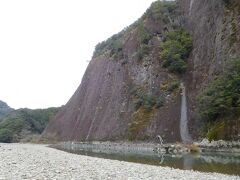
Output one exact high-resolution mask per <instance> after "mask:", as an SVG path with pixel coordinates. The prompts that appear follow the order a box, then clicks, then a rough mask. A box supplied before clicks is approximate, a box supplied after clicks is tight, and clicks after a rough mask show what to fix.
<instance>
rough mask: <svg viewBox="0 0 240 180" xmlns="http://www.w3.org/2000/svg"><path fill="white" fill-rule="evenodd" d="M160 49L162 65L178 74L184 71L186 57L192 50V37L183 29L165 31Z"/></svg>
mask: <svg viewBox="0 0 240 180" xmlns="http://www.w3.org/2000/svg"><path fill="white" fill-rule="evenodd" d="M161 49H162V51H161V59H162V60H163V67H165V68H167V69H168V70H169V71H170V72H174V73H179V74H182V73H184V72H185V71H186V69H187V58H188V56H189V54H190V52H191V50H192V38H191V36H190V35H189V34H188V33H187V32H185V31H183V30H180V31H170V32H167V33H166V34H165V40H164V42H163V43H162V45H161Z"/></svg>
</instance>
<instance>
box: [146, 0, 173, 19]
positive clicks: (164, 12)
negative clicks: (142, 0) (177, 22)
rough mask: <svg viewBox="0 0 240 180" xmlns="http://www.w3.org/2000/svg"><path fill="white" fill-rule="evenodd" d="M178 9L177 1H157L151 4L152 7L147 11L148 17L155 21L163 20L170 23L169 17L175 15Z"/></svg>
mask: <svg viewBox="0 0 240 180" xmlns="http://www.w3.org/2000/svg"><path fill="white" fill-rule="evenodd" d="M175 9H176V2H175V1H160V0H158V1H155V2H153V3H152V4H151V7H150V8H149V9H148V10H147V12H146V15H147V16H148V17H150V18H151V19H152V20H154V21H159V20H163V21H164V22H165V23H167V22H168V20H169V19H168V17H169V16H170V15H172V14H173V11H174V10H175Z"/></svg>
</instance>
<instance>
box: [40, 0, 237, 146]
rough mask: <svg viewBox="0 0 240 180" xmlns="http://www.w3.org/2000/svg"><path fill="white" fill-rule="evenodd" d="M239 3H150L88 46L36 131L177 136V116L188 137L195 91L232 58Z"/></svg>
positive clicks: (58, 135)
mask: <svg viewBox="0 0 240 180" xmlns="http://www.w3.org/2000/svg"><path fill="white" fill-rule="evenodd" d="M239 7H240V5H239V1H238V0H229V1H227V0H179V1H177V2H165V3H162V2H160V1H157V2H155V3H153V4H152V6H151V7H150V8H149V9H148V10H147V11H146V13H145V14H144V15H143V16H142V17H141V18H140V19H139V20H138V21H137V22H135V23H134V24H133V25H131V26H129V27H128V28H126V29H125V30H123V31H122V32H120V33H119V34H116V35H114V36H113V37H111V38H109V39H108V40H106V41H105V42H102V43H100V44H98V45H97V46H96V50H95V53H94V55H93V58H92V60H91V62H90V63H89V66H88V68H87V70H86V73H85V75H84V77H83V79H82V82H81V85H80V86H79V88H78V89H77V91H76V92H75V94H74V95H73V96H72V98H71V99H70V100H69V102H68V103H67V104H66V105H65V106H64V107H62V109H61V110H60V112H59V113H58V114H57V115H56V117H55V118H54V119H53V120H52V121H51V122H50V123H49V125H48V126H47V128H46V129H45V131H44V133H43V138H49V139H55V140H62V141H64V140H76V141H88V140H119V139H121V140H122V139H130V140H154V139H155V137H156V136H157V135H161V136H162V137H163V139H164V140H165V141H168V142H173V141H174V142H175V141H182V140H183V139H182V138H181V137H183V136H181V135H180V129H181V128H180V125H181V124H182V123H180V120H181V119H182V118H181V117H183V115H184V116H185V115H187V117H186V118H185V119H186V120H188V123H187V124H188V126H186V128H187V129H186V128H185V130H186V131H188V130H189V132H190V135H189V136H191V137H190V138H189V139H191V138H197V137H199V133H200V132H199V130H200V128H199V127H200V126H201V125H202V124H203V123H202V121H201V118H200V117H199V115H198V111H197V105H196V97H197V95H198V94H200V93H201V92H202V90H203V89H204V88H205V87H206V86H207V85H208V84H209V82H211V81H212V80H213V79H214V77H215V76H216V75H218V74H220V73H221V72H222V71H223V68H224V65H225V63H226V61H228V60H229V59H231V58H233V57H240V51H239V48H240V44H239V43H240V39H239V38H240V31H239V30H240V23H239V22H240V16H239V14H240V8H239ZM171 32H176V33H171ZM187 32H188V33H190V34H191V36H192V38H189V35H188V33H187ZM190 39H192V40H193V46H192V45H191V46H190V44H191V43H190ZM168 40H169V42H174V43H176V44H175V46H173V47H172V44H171V43H168ZM183 44H184V45H185V46H184V47H182V45H183ZM179 45H181V46H179ZM177 47H179V48H177ZM169 49H171V50H173V49H174V50H173V52H172V53H173V55H174V53H175V52H178V54H176V55H177V56H173V58H174V59H176V60H177V62H178V63H175V62H174V63H173V62H172V61H171V59H170V60H167V58H168V56H169ZM191 50H192V51H191ZM190 52H191V53H190ZM189 53H190V56H189ZM179 54H180V55H179ZM184 58H185V60H184ZM186 59H188V61H186ZM186 62H187V63H186ZM181 83H182V84H184V85H185V89H184V93H182V92H181V91H182V88H181V86H180V84H181ZM183 94H184V96H185V95H186V98H185V97H184V98H181V97H182V96H183ZM181 99H186V102H185V103H182V102H181ZM181 104H187V105H186V107H188V108H185V109H186V110H185V111H187V112H184V108H183V107H181ZM183 124H184V123H183ZM185 125H186V123H185Z"/></svg>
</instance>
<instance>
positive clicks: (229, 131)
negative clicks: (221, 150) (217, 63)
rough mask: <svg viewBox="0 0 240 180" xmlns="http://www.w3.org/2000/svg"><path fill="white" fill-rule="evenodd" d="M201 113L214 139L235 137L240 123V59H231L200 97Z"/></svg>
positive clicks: (209, 136) (207, 132)
mask: <svg viewBox="0 0 240 180" xmlns="http://www.w3.org/2000/svg"><path fill="white" fill-rule="evenodd" d="M198 109H199V113H200V115H201V117H202V119H203V120H205V124H206V125H207V129H206V135H207V137H208V138H209V139H210V140H212V139H214V140H217V139H220V138H221V139H223V138H224V139H234V138H237V136H238V134H239V129H238V128H237V127H238V126H239V125H238V124H239V123H240V59H234V60H231V61H230V62H229V63H228V65H227V66H226V68H225V70H224V72H223V73H222V74H221V75H220V76H218V77H217V78H216V79H215V80H213V81H212V82H211V83H210V84H209V86H208V87H207V88H206V89H205V90H204V91H203V93H202V94H201V95H200V96H199V97H198Z"/></svg>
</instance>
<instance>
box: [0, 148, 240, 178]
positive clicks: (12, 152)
mask: <svg viewBox="0 0 240 180" xmlns="http://www.w3.org/2000/svg"><path fill="white" fill-rule="evenodd" d="M1 179H4V180H5V179H9V180H18V179H41V180H42V179H62V180H68V179H70V180H71V179H81V180H82V179H104V180H105V179H123V180H124V179H129V180H130V179H131V180H132V179H194V180H195V179H203V180H206V179H216V180H220V179H240V177H238V176H228V175H223V174H217V173H202V172H195V171H184V170H178V169H171V168H167V167H156V166H150V165H142V164H135V163H129V162H122V161H117V160H107V159H99V158H94V157H87V156H81V155H75V154H70V153H66V152H63V151H59V150H55V149H52V148H48V147H46V146H45V145H33V144H0V180H1Z"/></svg>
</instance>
